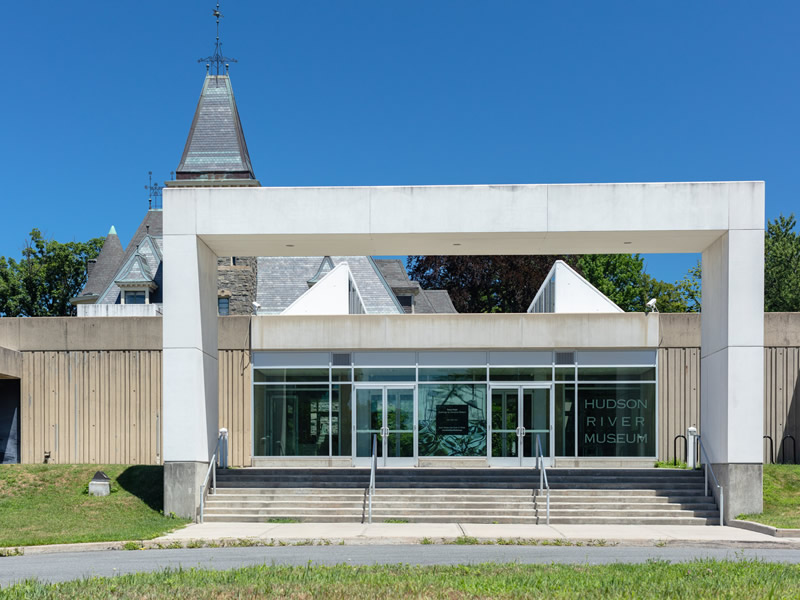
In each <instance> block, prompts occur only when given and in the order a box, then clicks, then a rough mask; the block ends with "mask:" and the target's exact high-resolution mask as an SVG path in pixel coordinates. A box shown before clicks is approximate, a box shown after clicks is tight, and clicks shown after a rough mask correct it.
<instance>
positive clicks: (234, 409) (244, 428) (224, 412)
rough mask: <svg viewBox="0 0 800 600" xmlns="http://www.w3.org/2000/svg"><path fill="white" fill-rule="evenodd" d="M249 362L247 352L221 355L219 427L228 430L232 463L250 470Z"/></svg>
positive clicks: (221, 351)
mask: <svg viewBox="0 0 800 600" xmlns="http://www.w3.org/2000/svg"><path fill="white" fill-rule="evenodd" d="M250 386H251V380H250V361H249V360H248V352H247V351H246V350H220V352H219V426H220V427H225V428H227V429H228V437H229V444H230V450H229V454H230V456H229V461H230V464H231V465H232V466H235V467H249V466H250V465H251V464H252V460H251V456H250V439H251V437H252V434H251V428H250Z"/></svg>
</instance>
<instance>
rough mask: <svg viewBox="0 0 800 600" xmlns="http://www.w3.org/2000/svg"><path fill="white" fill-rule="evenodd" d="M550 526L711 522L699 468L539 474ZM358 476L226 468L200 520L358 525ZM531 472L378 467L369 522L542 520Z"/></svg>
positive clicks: (362, 475)
mask: <svg viewBox="0 0 800 600" xmlns="http://www.w3.org/2000/svg"><path fill="white" fill-rule="evenodd" d="M547 474H548V479H549V481H550V489H551V492H550V523H551V524H553V525H558V524H632V525H633V524H650V525H706V524H718V523H719V512H718V509H717V506H716V504H715V503H714V500H713V498H711V497H709V496H706V495H705V490H704V484H703V474H702V472H699V471H679V470H670V469H548V471H547ZM368 484H369V471H368V470H367V469H231V470H221V471H218V474H217V486H218V488H217V493H216V494H215V495H212V496H208V499H207V501H206V508H205V521H206V522H268V521H281V520H289V519H290V520H296V521H309V522H349V523H352V522H362V521H366V488H367V486H368ZM538 485H539V473H538V471H536V470H535V469H497V468H492V469H425V468H416V469H390V468H387V469H379V470H378V473H377V479H376V493H375V496H374V497H373V505H372V507H373V508H372V510H373V512H372V519H373V523H376V522H377V523H381V522H385V521H393V520H396V521H408V522H425V523H445V522H461V523H530V524H536V523H544V522H545V497H544V496H538V495H537V493H536V490H537V488H538Z"/></svg>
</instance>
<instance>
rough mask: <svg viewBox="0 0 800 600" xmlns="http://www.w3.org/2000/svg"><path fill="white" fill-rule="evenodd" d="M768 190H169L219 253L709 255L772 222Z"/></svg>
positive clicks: (740, 185) (172, 215)
mask: <svg viewBox="0 0 800 600" xmlns="http://www.w3.org/2000/svg"><path fill="white" fill-rule="evenodd" d="M763 197H764V183H763V182H758V181H733V182H688V183H610V184H605V183H604V184H558V185H550V184H546V185H545V184H531V185H470V186H389V187H325V188H314V187H304V188H268V187H261V188H230V189H226V188H168V189H166V190H165V191H164V206H165V208H166V210H165V212H164V231H165V234H167V235H181V234H192V235H198V236H200V237H201V239H202V240H203V241H204V242H205V244H207V245H208V246H209V248H210V249H211V250H212V251H213V252H214V253H215V254H216V255H217V256H237V255H238V256H253V255H259V256H319V255H354V254H363V255H392V254H401V255H402V254H430V255H449V254H460V255H470V254H562V253H571V254H579V253H585V252H593V253H598V252H599V253H618V252H624V253H631V252H702V251H703V250H704V249H705V248H707V247H708V246H710V245H711V244H712V243H713V242H714V240H716V239H717V238H719V237H720V236H721V235H723V234H724V233H725V232H727V231H729V230H731V229H763V227H764V203H763ZM759 200H760V201H759Z"/></svg>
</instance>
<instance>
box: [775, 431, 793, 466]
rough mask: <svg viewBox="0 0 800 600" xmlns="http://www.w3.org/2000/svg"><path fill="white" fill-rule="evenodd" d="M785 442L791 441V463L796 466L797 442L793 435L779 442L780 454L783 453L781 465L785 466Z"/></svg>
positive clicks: (786, 436) (784, 437)
mask: <svg viewBox="0 0 800 600" xmlns="http://www.w3.org/2000/svg"><path fill="white" fill-rule="evenodd" d="M786 440H792V463H791V464H797V440H795V439H794V436H793V435H789V434H787V435H785V436H783V439H782V440H781V447H780V450H779V451H780V452H782V453H783V462H782V463H781V464H784V465H785V464H786Z"/></svg>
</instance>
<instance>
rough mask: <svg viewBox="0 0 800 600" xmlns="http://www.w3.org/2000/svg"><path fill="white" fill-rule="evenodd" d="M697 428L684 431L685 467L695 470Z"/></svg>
mask: <svg viewBox="0 0 800 600" xmlns="http://www.w3.org/2000/svg"><path fill="white" fill-rule="evenodd" d="M696 452H697V427H689V429H688V430H687V431H686V466H687V467H689V468H690V469H696V468H697V458H698V456H697V454H696Z"/></svg>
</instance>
